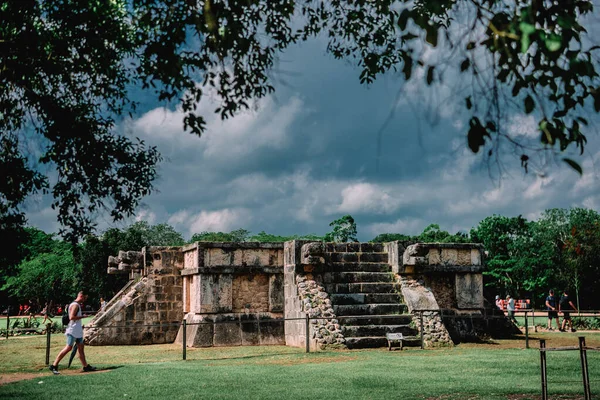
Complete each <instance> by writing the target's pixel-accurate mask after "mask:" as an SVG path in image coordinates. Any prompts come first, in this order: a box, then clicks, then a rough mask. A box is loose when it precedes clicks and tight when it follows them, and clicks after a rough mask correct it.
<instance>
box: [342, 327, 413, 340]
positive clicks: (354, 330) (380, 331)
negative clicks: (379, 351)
mask: <svg viewBox="0 0 600 400" xmlns="http://www.w3.org/2000/svg"><path fill="white" fill-rule="evenodd" d="M341 329H342V333H343V334H344V337H369V336H385V335H386V334H387V333H402V334H403V335H404V336H411V335H416V334H417V331H416V330H415V329H413V328H411V326H410V325H408V324H405V325H342V326H341Z"/></svg>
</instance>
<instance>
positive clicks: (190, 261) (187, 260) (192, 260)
mask: <svg viewBox="0 0 600 400" xmlns="http://www.w3.org/2000/svg"><path fill="white" fill-rule="evenodd" d="M202 251H204V249H202ZM183 267H184V268H186V269H187V268H190V269H191V268H198V249H197V248H196V249H195V250H192V251H188V252H186V253H185V254H184V261H183Z"/></svg>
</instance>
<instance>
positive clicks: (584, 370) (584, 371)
mask: <svg viewBox="0 0 600 400" xmlns="http://www.w3.org/2000/svg"><path fill="white" fill-rule="evenodd" d="M579 357H580V358H581V375H582V376H583V394H584V399H585V400H591V398H592V393H591V391H590V374H589V370H588V362H587V351H586V349H585V337H583V336H580V337H579Z"/></svg>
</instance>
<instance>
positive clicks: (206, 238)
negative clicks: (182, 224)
mask: <svg viewBox="0 0 600 400" xmlns="http://www.w3.org/2000/svg"><path fill="white" fill-rule="evenodd" d="M249 235H250V231H247V230H246V229H236V230H233V231H231V232H229V233H224V232H202V233H194V234H193V235H192V238H191V239H190V243H194V242H246V241H247V239H248V236H249Z"/></svg>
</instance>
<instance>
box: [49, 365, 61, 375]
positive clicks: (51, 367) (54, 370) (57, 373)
mask: <svg viewBox="0 0 600 400" xmlns="http://www.w3.org/2000/svg"><path fill="white" fill-rule="evenodd" d="M48 368H49V369H50V371H52V373H53V374H54V375H60V372H58V367H55V366H54V365H50V367H48Z"/></svg>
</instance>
